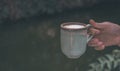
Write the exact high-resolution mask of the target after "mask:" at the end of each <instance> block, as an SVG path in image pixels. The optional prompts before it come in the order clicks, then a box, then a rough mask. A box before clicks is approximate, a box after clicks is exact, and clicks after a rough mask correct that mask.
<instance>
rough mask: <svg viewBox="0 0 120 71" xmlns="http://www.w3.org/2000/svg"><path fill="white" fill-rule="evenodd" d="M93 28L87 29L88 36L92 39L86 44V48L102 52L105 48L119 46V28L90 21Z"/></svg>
mask: <svg viewBox="0 0 120 71" xmlns="http://www.w3.org/2000/svg"><path fill="white" fill-rule="evenodd" d="M89 23H90V24H91V25H92V26H93V27H92V28H90V29H89V31H90V34H92V35H94V37H93V38H92V39H91V40H90V41H89V42H88V46H91V47H94V48H95V49H96V50H103V49H104V48H105V47H107V46H112V45H119V44H120V26H119V25H117V24H114V23H111V22H102V23H97V22H95V21H94V20H90V21H89Z"/></svg>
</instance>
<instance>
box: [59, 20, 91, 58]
mask: <svg viewBox="0 0 120 71" xmlns="http://www.w3.org/2000/svg"><path fill="white" fill-rule="evenodd" d="M89 26H91V25H90V24H88V25H86V24H84V23H80V22H67V23H62V24H61V50H62V52H63V54H64V55H65V56H67V57H68V58H72V59H76V58H79V57H80V56H81V55H82V54H83V53H85V51H86V45H87V42H88V41H89V40H90V39H91V38H92V37H93V36H91V37H89V35H88V33H87V30H88V27H89Z"/></svg>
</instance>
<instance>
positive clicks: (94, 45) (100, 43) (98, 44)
mask: <svg viewBox="0 0 120 71" xmlns="http://www.w3.org/2000/svg"><path fill="white" fill-rule="evenodd" d="M101 45H103V43H102V42H96V43H95V44H91V45H90V46H91V47H100V46H101Z"/></svg>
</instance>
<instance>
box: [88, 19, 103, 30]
mask: <svg viewBox="0 0 120 71" xmlns="http://www.w3.org/2000/svg"><path fill="white" fill-rule="evenodd" d="M89 23H90V24H91V25H92V26H93V27H94V28H96V29H100V28H101V26H99V24H97V22H95V21H94V20H93V19H90V20H89Z"/></svg>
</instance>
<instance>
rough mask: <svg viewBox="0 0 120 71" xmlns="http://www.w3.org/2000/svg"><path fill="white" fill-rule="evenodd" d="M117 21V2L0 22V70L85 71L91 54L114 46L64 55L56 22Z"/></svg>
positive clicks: (119, 9)
mask: <svg viewBox="0 0 120 71" xmlns="http://www.w3.org/2000/svg"><path fill="white" fill-rule="evenodd" d="M91 18H92V19H95V20H96V21H98V22H102V21H111V22H114V23H117V24H119V23H120V5H118V4H110V3H109V4H107V5H106V4H105V5H102V6H96V7H92V8H88V9H82V10H69V11H67V12H64V13H61V14H55V15H52V16H51V15H49V16H45V17H44V16H43V17H42V18H41V17H37V18H36V17H33V18H29V19H23V20H19V21H16V22H5V24H1V26H0V71H85V69H86V67H87V65H88V64H89V63H90V62H93V61H94V60H95V58H97V57H99V56H102V55H103V54H106V53H110V52H111V51H112V50H113V49H115V48H118V47H114V48H113V47H109V48H106V49H105V50H103V51H95V50H94V49H93V48H90V47H87V51H86V53H85V54H84V55H82V56H81V57H80V58H78V59H74V60H73V59H68V58H66V56H64V54H63V53H62V52H61V49H60V27H59V26H60V24H61V23H63V22H70V21H71V22H84V23H88V20H89V19H91Z"/></svg>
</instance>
